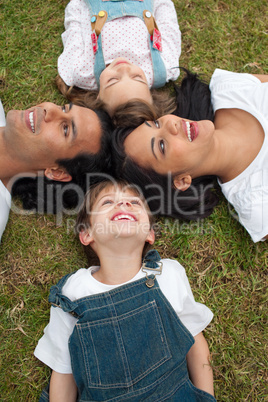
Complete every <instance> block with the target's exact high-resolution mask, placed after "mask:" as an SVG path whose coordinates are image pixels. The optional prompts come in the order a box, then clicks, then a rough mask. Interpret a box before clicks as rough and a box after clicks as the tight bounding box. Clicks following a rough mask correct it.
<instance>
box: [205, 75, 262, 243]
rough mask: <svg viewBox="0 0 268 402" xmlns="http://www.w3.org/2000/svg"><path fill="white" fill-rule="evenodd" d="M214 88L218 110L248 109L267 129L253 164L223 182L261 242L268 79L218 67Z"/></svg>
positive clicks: (240, 216) (229, 197)
mask: <svg viewBox="0 0 268 402" xmlns="http://www.w3.org/2000/svg"><path fill="white" fill-rule="evenodd" d="M210 90H211V99H212V104H213V109H214V111H216V110H219V109H230V108H236V109H241V110H244V111H246V112H248V113H250V114H251V115H252V116H254V117H255V118H256V119H257V120H258V121H259V123H260V124H261V126H262V128H263V131H264V141H263V144H262V147H261V149H260V151H259V153H258V155H257V156H256V158H255V159H254V160H253V161H252V162H251V164H250V165H249V166H248V167H247V168H246V169H245V170H244V171H243V172H242V173H241V174H239V175H238V176H237V177H235V178H234V179H233V180H230V181H228V182H226V183H221V182H220V181H219V184H220V186H221V189H222V192H223V194H224V196H225V197H226V198H227V200H228V201H229V202H230V203H231V204H232V205H233V206H234V208H235V210H236V212H237V214H238V219H239V222H240V223H241V224H242V225H243V226H244V227H245V228H246V230H247V231H248V233H249V234H250V236H251V238H252V240H253V241H254V242H258V241H260V240H262V239H263V237H265V236H266V235H267V234H268V213H267V211H268V82H265V83H262V82H261V81H260V80H259V79H258V78H257V77H254V76H253V75H251V74H245V73H242V74H241V73H233V72H230V71H226V70H221V69H216V70H215V72H214V74H213V75H212V78H211V81H210ZM241 135H243V133H241Z"/></svg>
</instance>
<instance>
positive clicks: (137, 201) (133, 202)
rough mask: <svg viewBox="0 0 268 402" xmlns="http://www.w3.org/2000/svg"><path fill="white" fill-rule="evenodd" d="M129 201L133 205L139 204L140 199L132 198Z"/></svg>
mask: <svg viewBox="0 0 268 402" xmlns="http://www.w3.org/2000/svg"><path fill="white" fill-rule="evenodd" d="M130 202H131V204H133V205H141V202H140V200H132V201H130Z"/></svg>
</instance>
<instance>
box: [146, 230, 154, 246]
mask: <svg viewBox="0 0 268 402" xmlns="http://www.w3.org/2000/svg"><path fill="white" fill-rule="evenodd" d="M146 241H147V242H148V243H149V244H154V241H155V234H154V229H151V230H150V232H149V233H148V236H147V239H146Z"/></svg>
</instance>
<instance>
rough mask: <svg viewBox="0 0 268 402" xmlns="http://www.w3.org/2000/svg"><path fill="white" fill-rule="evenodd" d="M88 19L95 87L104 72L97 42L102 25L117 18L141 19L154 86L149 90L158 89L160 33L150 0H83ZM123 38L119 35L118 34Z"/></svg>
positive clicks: (161, 65) (163, 72)
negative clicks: (146, 40) (93, 57)
mask: <svg viewBox="0 0 268 402" xmlns="http://www.w3.org/2000/svg"><path fill="white" fill-rule="evenodd" d="M85 1H86V3H87V5H88V7H89V10H90V15H92V17H91V27H92V31H93V34H92V43H93V50H94V53H95V63H94V75H95V79H96V81H97V84H98V87H99V85H100V80H99V79H100V74H101V72H102V71H103V70H104V69H105V68H106V65H105V61H104V57H103V51H102V42H101V29H102V27H103V25H104V23H105V22H106V21H112V20H114V19H116V18H121V17H127V16H128V17H138V18H141V19H142V20H143V21H144V23H145V24H146V26H147V29H148V41H149V45H150V51H151V57H152V63H153V71H154V82H153V88H159V87H162V86H164V85H165V83H166V76H167V72H166V68H165V65H164V62H163V60H162V58H161V54H160V51H161V39H160V38H159V37H160V33H159V31H158V29H157V26H156V24H155V21H154V18H153V16H152V12H153V0H85ZM122 34H123V33H122Z"/></svg>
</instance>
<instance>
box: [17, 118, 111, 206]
mask: <svg viewBox="0 0 268 402" xmlns="http://www.w3.org/2000/svg"><path fill="white" fill-rule="evenodd" d="M94 111H95V113H96V114H97V116H98V117H99V120H100V123H101V128H102V135H101V149H100V151H99V152H98V153H97V154H89V153H82V152H81V153H80V154H78V155H77V156H76V157H74V158H72V159H61V160H57V163H58V164H59V165H60V166H62V167H64V168H65V169H66V170H67V172H68V173H69V174H70V175H71V176H72V181H71V182H67V183H64V182H59V181H54V180H49V179H47V178H46V177H45V176H43V175H42V176H38V175H36V176H35V177H22V178H19V179H18V180H16V181H15V182H14V184H13V186H12V190H11V194H12V196H13V197H17V198H19V199H20V200H21V201H22V205H23V208H24V209H27V210H32V211H35V212H39V213H44V212H45V213H57V212H60V211H61V210H63V209H70V208H78V207H79V205H80V204H81V203H82V201H83V199H84V194H85V193H86V191H87V189H88V187H89V186H90V185H92V184H95V183H97V182H99V181H101V180H102V179H103V178H105V177H106V175H109V173H110V170H111V145H110V141H111V135H112V130H113V125H112V122H111V118H110V117H109V115H108V114H107V113H106V112H105V111H103V110H94Z"/></svg>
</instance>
